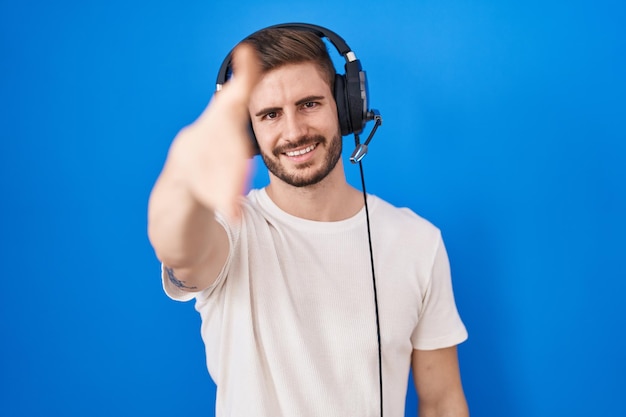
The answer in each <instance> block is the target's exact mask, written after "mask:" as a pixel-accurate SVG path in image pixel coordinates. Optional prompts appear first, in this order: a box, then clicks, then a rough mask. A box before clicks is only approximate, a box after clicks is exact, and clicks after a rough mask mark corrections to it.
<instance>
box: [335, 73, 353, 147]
mask: <svg viewBox="0 0 626 417" xmlns="http://www.w3.org/2000/svg"><path fill="white" fill-rule="evenodd" d="M334 93H335V103H336V104H337V117H338V118H339V127H340V128H341V135H342V136H346V135H349V134H350V133H352V123H351V121H350V109H349V108H348V95H347V92H346V79H345V77H344V76H343V75H341V74H335V91H334Z"/></svg>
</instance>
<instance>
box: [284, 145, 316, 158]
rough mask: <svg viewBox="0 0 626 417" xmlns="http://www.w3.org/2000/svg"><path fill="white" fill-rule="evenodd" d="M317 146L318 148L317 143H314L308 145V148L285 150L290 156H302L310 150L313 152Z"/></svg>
mask: <svg viewBox="0 0 626 417" xmlns="http://www.w3.org/2000/svg"><path fill="white" fill-rule="evenodd" d="M315 148H317V143H314V144H312V145H309V146H307V147H306V148H303V149H297V150H295V151H287V152H285V155H287V156H288V157H291V158H293V157H298V156H302V155H305V154H307V153H309V152H312V151H313V150H314V149H315Z"/></svg>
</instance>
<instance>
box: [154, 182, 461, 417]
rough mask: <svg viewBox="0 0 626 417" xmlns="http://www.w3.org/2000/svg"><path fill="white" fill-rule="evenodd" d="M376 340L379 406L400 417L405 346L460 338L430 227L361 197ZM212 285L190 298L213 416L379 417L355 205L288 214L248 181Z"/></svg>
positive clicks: (436, 236)
mask: <svg viewBox="0 0 626 417" xmlns="http://www.w3.org/2000/svg"><path fill="white" fill-rule="evenodd" d="M368 205H369V214H370V223H371V237H372V243H373V252H374V265H375V274H376V284H377V293H378V308H379V315H380V330H381V339H382V362H383V386H384V396H383V402H384V414H385V416H387V417H401V416H404V406H405V399H406V390H407V383H408V375H409V369H410V365H411V353H412V351H413V349H423V350H430V349H437V348H443V347H449V346H454V345H456V344H458V343H460V342H462V341H464V340H465V339H466V338H467V332H466V329H465V327H464V325H463V323H462V321H461V319H460V317H459V315H458V313H457V309H456V305H455V302H454V296H453V292H452V284H451V279H450V269H449V263H448V258H447V254H446V251H445V248H444V245H443V242H442V239H441V234H440V232H439V230H438V229H437V228H436V227H434V226H433V225H432V224H431V223H429V222H427V221H426V220H424V219H423V218H421V217H419V216H418V215H416V214H415V213H413V212H412V211H411V210H409V209H406V208H403V209H399V208H396V207H393V206H392V205H390V204H388V203H386V202H385V201H383V200H381V199H379V198H377V197H375V196H373V195H369V196H368ZM220 221H221V222H222V224H223V225H224V227H225V229H226V231H227V233H228V237H229V240H230V245H231V250H230V255H229V257H228V260H227V263H226V265H225V266H224V269H223V270H222V272H221V274H220V276H219V277H218V279H217V281H216V283H215V284H214V285H213V286H212V287H210V288H208V289H206V290H204V291H202V292H199V293H195V294H191V293H186V292H181V291H180V290H179V289H178V288H176V287H175V286H174V285H172V284H171V283H170V282H169V280H168V279H167V278H166V276H165V275H164V276H163V284H164V288H165V291H166V292H167V294H168V295H169V296H170V297H172V298H174V299H177V300H181V301H186V300H190V299H192V298H194V297H195V299H196V309H197V310H198V312H199V313H200V315H201V317H202V329H201V333H202V338H203V341H204V344H205V347H206V360H207V366H208V369H209V373H210V374H211V377H212V378H213V380H214V381H215V383H216V385H217V398H216V416H218V417H231V416H232V417H235V416H236V417H239V416H241V417H250V416H267V417H279V416H285V417H293V416H307V417H308V416H311V417H313V416H315V417H317V416H319V417H334V416H337V417H346V416H359V417H366V416H372V417H373V416H377V415H378V414H379V412H380V411H379V410H380V405H379V378H378V344H377V333H376V316H375V304H374V292H373V284H372V272H371V264H370V252H369V245H368V237H367V226H366V216H365V210H364V209H363V210H361V211H360V212H359V213H358V214H356V215H355V216H354V217H352V218H349V219H346V220H342V221H337V222H317V221H311V220H303V219H300V218H297V217H294V216H291V215H289V214H287V213H285V212H284V211H282V210H281V209H280V208H278V207H277V206H276V205H275V204H274V203H273V202H272V200H271V199H270V198H269V197H268V195H267V194H266V192H265V190H264V189H262V190H252V191H251V192H250V193H249V195H248V196H247V198H246V199H245V202H244V204H243V217H242V223H241V224H240V225H227V224H226V223H225V222H224V221H223V220H221V219H220Z"/></svg>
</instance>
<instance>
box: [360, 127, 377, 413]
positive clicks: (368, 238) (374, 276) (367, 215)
mask: <svg viewBox="0 0 626 417" xmlns="http://www.w3.org/2000/svg"><path fill="white" fill-rule="evenodd" d="M357 140H358V139H357ZM359 170H360V171H361V187H362V189H363V201H364V202H365V220H366V222H367V241H368V243H369V247H370V265H371V266H372V285H373V287H374V306H375V308H376V337H377V340H378V382H379V387H380V391H379V396H380V417H383V361H382V346H381V343H380V317H379V315H378V291H377V290H376V273H375V272H374V251H373V249H372V231H371V227H370V213H369V208H368V206H367V191H366V190H365V175H364V174H363V163H362V162H361V161H359Z"/></svg>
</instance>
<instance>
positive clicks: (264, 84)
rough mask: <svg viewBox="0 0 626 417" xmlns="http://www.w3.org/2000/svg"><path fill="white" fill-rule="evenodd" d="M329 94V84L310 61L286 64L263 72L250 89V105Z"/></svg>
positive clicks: (281, 102) (281, 103) (271, 104)
mask: <svg viewBox="0 0 626 417" xmlns="http://www.w3.org/2000/svg"><path fill="white" fill-rule="evenodd" d="M313 95H315V96H324V97H326V96H330V95H331V91H330V85H328V82H327V81H326V79H325V78H324V77H323V75H322V72H321V70H320V69H319V68H318V67H317V66H316V65H315V64H314V63H312V62H304V63H298V64H287V65H283V66H280V67H278V68H275V69H273V70H270V71H268V72H266V73H265V74H263V76H262V77H261V79H260V81H259V83H258V84H257V85H256V87H255V88H254V90H253V91H252V96H251V98H250V104H251V106H252V107H263V106H282V105H286V104H288V103H289V102H295V101H297V100H299V99H301V98H303V97H307V96H313Z"/></svg>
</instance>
